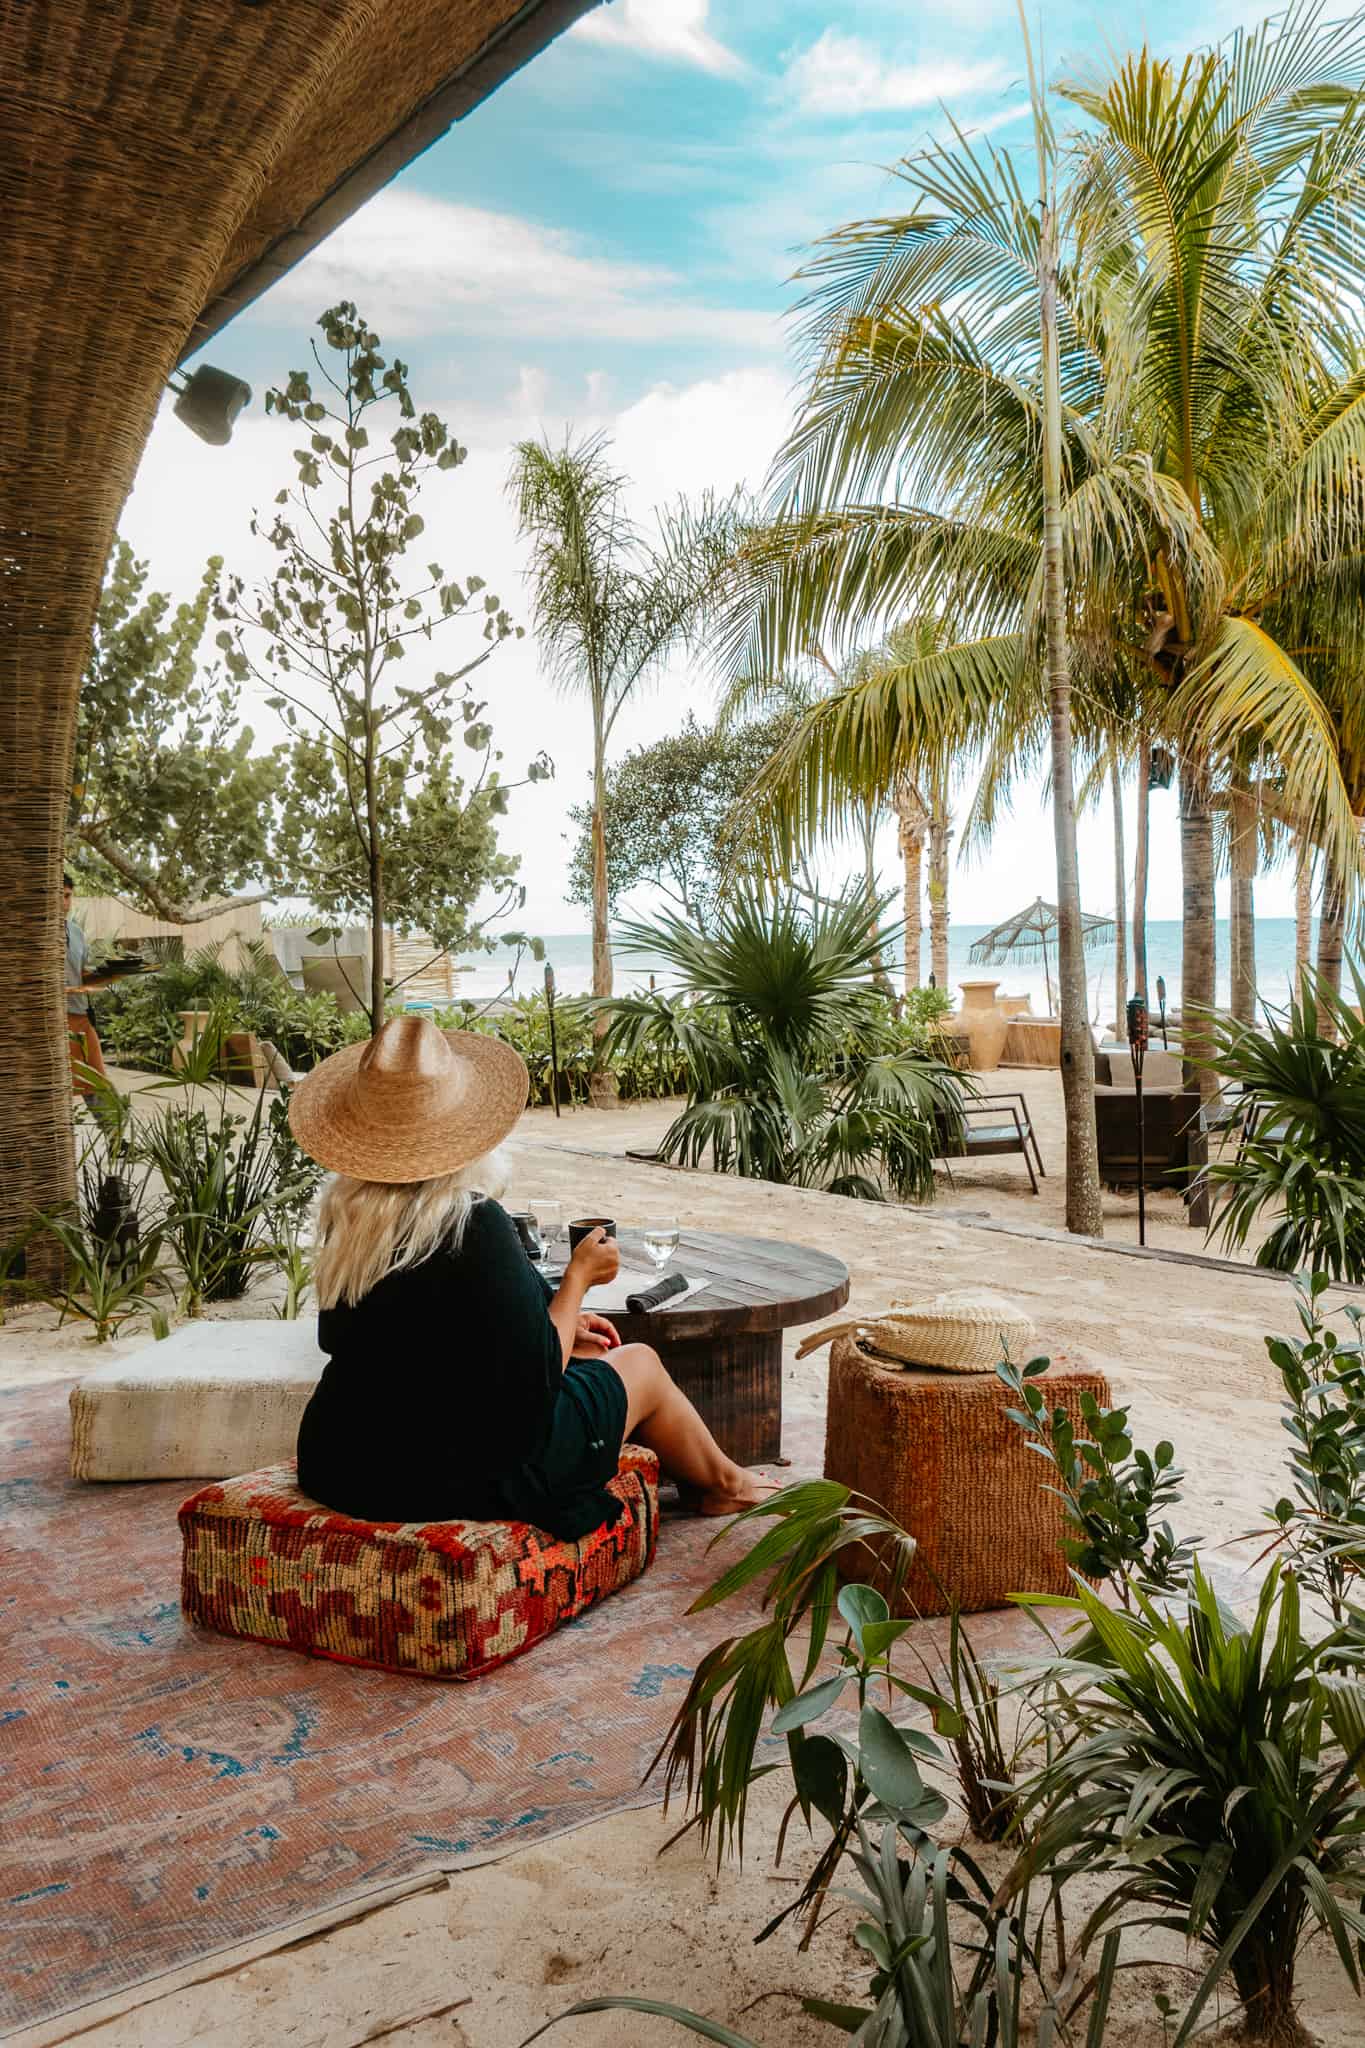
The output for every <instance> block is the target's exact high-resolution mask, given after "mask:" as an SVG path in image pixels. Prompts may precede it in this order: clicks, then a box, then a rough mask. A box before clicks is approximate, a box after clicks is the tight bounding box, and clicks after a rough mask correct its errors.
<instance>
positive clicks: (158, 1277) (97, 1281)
mask: <svg viewBox="0 0 1365 2048" xmlns="http://www.w3.org/2000/svg"><path fill="white" fill-rule="evenodd" d="M41 1227H42V1229H44V1230H45V1231H47V1232H48V1233H49V1234H50V1235H51V1236H52V1237H54V1238H55V1239H56V1241H57V1243H58V1244H59V1245H60V1246H61V1250H62V1267H63V1273H64V1279H63V1283H62V1285H61V1286H59V1287H57V1288H54V1289H53V1290H52V1291H51V1293H50V1294H49V1296H48V1299H49V1300H51V1301H52V1302H54V1303H55V1304H56V1306H57V1307H58V1308H59V1309H60V1311H61V1315H60V1319H59V1320H60V1321H61V1322H63V1323H64V1322H66V1320H67V1318H68V1317H75V1318H76V1320H77V1321H79V1322H85V1323H89V1325H90V1334H91V1337H92V1339H93V1341H94V1342H95V1343H96V1344H107V1343H108V1342H109V1339H110V1338H111V1337H116V1336H117V1335H118V1333H119V1331H120V1330H121V1329H122V1328H123V1326H124V1324H125V1323H130V1322H132V1321H133V1320H134V1319H135V1318H136V1317H138V1316H142V1315H145V1316H149V1317H150V1318H151V1321H152V1328H153V1330H154V1332H155V1334H156V1335H157V1336H158V1337H164V1336H165V1335H166V1327H167V1326H166V1318H165V1313H164V1311H163V1310H162V1308H161V1307H160V1306H159V1305H158V1304H157V1303H156V1302H155V1301H154V1300H153V1299H152V1296H153V1294H154V1293H155V1292H156V1291H157V1290H162V1291H164V1292H166V1293H169V1292H170V1284H169V1282H168V1281H167V1279H166V1276H165V1274H164V1273H163V1272H162V1270H161V1266H160V1259H161V1251H162V1236H161V1232H160V1231H159V1230H151V1231H144V1232H143V1234H142V1236H141V1237H140V1239H139V1241H138V1243H137V1244H136V1245H135V1246H133V1247H132V1248H131V1249H130V1248H129V1247H128V1246H126V1245H125V1244H123V1243H122V1242H121V1241H120V1239H119V1238H117V1237H99V1236H96V1235H95V1234H94V1233H92V1232H90V1231H88V1230H87V1228H86V1226H85V1224H84V1223H83V1222H81V1221H80V1220H79V1219H78V1218H77V1217H74V1216H45V1217H44V1218H43V1219H42V1225H41Z"/></svg>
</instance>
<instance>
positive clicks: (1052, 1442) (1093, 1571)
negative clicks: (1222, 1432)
mask: <svg viewBox="0 0 1365 2048" xmlns="http://www.w3.org/2000/svg"><path fill="white" fill-rule="evenodd" d="M1051 1364H1052V1361H1051V1359H1050V1358H1034V1359H1030V1361H1029V1363H1028V1364H1027V1365H1024V1366H1018V1365H1015V1364H1013V1363H1012V1361H1010V1360H1009V1359H1006V1360H1004V1361H1003V1362H1002V1363H1001V1364H999V1365H998V1366H997V1367H996V1372H997V1374H998V1375H999V1377H1000V1379H1001V1381H1002V1382H1003V1383H1004V1385H1005V1387H1006V1388H1007V1389H1008V1390H1009V1392H1010V1393H1011V1394H1013V1396H1014V1398H1015V1400H1016V1401H1017V1402H1018V1404H1019V1405H1018V1407H1015V1408H1007V1409H1006V1411H1005V1413H1006V1414H1007V1415H1008V1416H1009V1418H1010V1420H1011V1421H1012V1422H1014V1423H1017V1425H1018V1426H1019V1428H1020V1429H1022V1430H1023V1431H1024V1433H1025V1436H1026V1437H1027V1439H1028V1447H1029V1449H1030V1450H1031V1451H1037V1452H1038V1453H1039V1454H1040V1455H1041V1456H1042V1457H1043V1458H1044V1459H1045V1460H1046V1462H1047V1463H1048V1464H1049V1465H1050V1466H1051V1467H1052V1472H1053V1479H1054V1485H1053V1491H1054V1492H1055V1493H1056V1495H1057V1497H1058V1499H1059V1500H1060V1501H1061V1503H1062V1507H1063V1509H1064V1511H1065V1514H1066V1519H1067V1522H1068V1523H1069V1524H1070V1529H1071V1533H1070V1534H1069V1535H1066V1536H1063V1538H1062V1543H1061V1547H1062V1554H1063V1556H1064V1557H1065V1558H1066V1560H1067V1562H1068V1564H1070V1565H1071V1566H1072V1567H1073V1568H1074V1570H1076V1571H1078V1572H1080V1573H1082V1574H1083V1575H1084V1576H1085V1577H1086V1578H1087V1579H1099V1580H1103V1581H1105V1582H1106V1583H1107V1584H1109V1585H1110V1586H1112V1587H1113V1589H1114V1590H1115V1592H1116V1593H1117V1594H1118V1597H1119V1599H1120V1600H1121V1601H1122V1602H1123V1604H1124V1605H1125V1606H1127V1605H1128V1604H1129V1603H1130V1601H1131V1599H1132V1596H1133V1593H1134V1589H1135V1588H1137V1587H1141V1588H1143V1589H1145V1590H1146V1591H1148V1592H1152V1593H1173V1592H1176V1591H1177V1590H1178V1589H1179V1588H1180V1587H1182V1586H1183V1585H1184V1584H1185V1581H1186V1579H1187V1578H1188V1576H1189V1570H1190V1564H1191V1561H1192V1558H1193V1552H1194V1545H1193V1544H1192V1543H1191V1542H1189V1541H1188V1540H1186V1539H1185V1538H1183V1537H1177V1536H1176V1535H1175V1534H1174V1532H1173V1531H1172V1529H1171V1525H1170V1523H1169V1522H1160V1523H1158V1522H1157V1521H1156V1519H1155V1518H1156V1516H1157V1515H1158V1514H1160V1513H1161V1512H1162V1511H1163V1510H1164V1509H1166V1508H1172V1507H1175V1506H1176V1505H1177V1504H1178V1502H1179V1501H1180V1498H1181V1493H1180V1488H1181V1483H1182V1481H1183V1480H1184V1477H1185V1475H1184V1473H1183V1471H1182V1470H1181V1469H1180V1467H1179V1466H1178V1465H1177V1464H1176V1463H1175V1449H1174V1446H1173V1445H1172V1444H1170V1443H1167V1442H1165V1441H1164V1440H1163V1441H1162V1442H1161V1443H1159V1444H1158V1445H1157V1446H1156V1448H1155V1449H1154V1450H1152V1451H1145V1450H1140V1449H1137V1448H1135V1447H1134V1444H1133V1436H1132V1430H1131V1427H1130V1425H1129V1421H1128V1410H1127V1409H1126V1408H1101V1406H1100V1404H1099V1402H1098V1401H1097V1400H1096V1399H1095V1396H1094V1395H1093V1394H1092V1393H1089V1392H1088V1391H1087V1392H1085V1393H1083V1394H1082V1395H1081V1399H1080V1408H1081V1420H1082V1423H1083V1425H1084V1427H1083V1429H1082V1430H1080V1431H1078V1430H1077V1428H1076V1425H1075V1423H1074V1422H1073V1421H1072V1419H1071V1417H1070V1415H1069V1414H1068V1413H1067V1411H1066V1409H1065V1408H1060V1407H1058V1408H1051V1409H1050V1408H1049V1407H1048V1404H1047V1398H1046V1390H1045V1388H1044V1387H1043V1386H1042V1385H1040V1384H1039V1381H1040V1377H1041V1375H1042V1374H1043V1373H1045V1372H1047V1370H1048V1369H1049V1367H1050V1366H1051Z"/></svg>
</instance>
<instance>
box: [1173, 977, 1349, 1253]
mask: <svg viewBox="0 0 1365 2048" xmlns="http://www.w3.org/2000/svg"><path fill="white" fill-rule="evenodd" d="M1351 977H1352V980H1353V982H1354V984H1355V994H1356V1002H1357V1004H1365V977H1362V975H1361V973H1360V971H1359V969H1358V968H1357V967H1356V965H1355V963H1354V962H1352V963H1351ZM1210 1032H1211V1037H1212V1045H1211V1047H1210V1049H1209V1052H1208V1055H1207V1057H1208V1061H1209V1065H1210V1067H1211V1068H1212V1069H1215V1070H1216V1071H1217V1073H1218V1074H1219V1075H1220V1076H1221V1078H1222V1080H1223V1081H1224V1083H1226V1084H1230V1085H1231V1086H1233V1087H1238V1088H1240V1089H1241V1091H1242V1097H1241V1099H1242V1108H1243V1115H1244V1118H1245V1124H1244V1130H1243V1135H1242V1138H1241V1141H1240V1143H1239V1144H1238V1146H1237V1149H1236V1151H1235V1153H1233V1154H1232V1155H1231V1156H1230V1157H1228V1156H1225V1157H1223V1158H1221V1159H1217V1160H1215V1161H1213V1162H1212V1163H1211V1164H1210V1165H1209V1166H1208V1168H1207V1169H1206V1171H1207V1173H1208V1176H1209V1179H1210V1181H1211V1182H1212V1183H1213V1185H1214V1188H1215V1190H1217V1189H1219V1188H1221V1189H1223V1190H1225V1191H1226V1195H1227V1199H1226V1201H1225V1203H1224V1204H1223V1206H1222V1207H1221V1208H1220V1209H1219V1210H1217V1211H1216V1212H1215V1215H1214V1218H1213V1222H1212V1226H1211V1232H1212V1234H1214V1235H1216V1236H1219V1237H1221V1238H1222V1240H1223V1242H1224V1243H1225V1244H1229V1245H1234V1246H1237V1247H1240V1246H1242V1245H1244V1244H1245V1243H1246V1242H1247V1240H1248V1238H1249V1237H1250V1235H1251V1233H1252V1230H1253V1228H1254V1227H1256V1226H1258V1225H1259V1224H1260V1223H1261V1222H1262V1221H1263V1220H1264V1219H1265V1217H1266V1216H1267V1214H1268V1215H1269V1216H1270V1217H1272V1218H1273V1219H1274V1220H1273V1221H1272V1223H1271V1227H1270V1229H1269V1231H1268V1232H1267V1234H1266V1237H1265V1239H1264V1241H1263V1242H1262V1243H1261V1244H1260V1245H1259V1246H1258V1248H1257V1251H1256V1263H1257V1265H1258V1266H1270V1267H1273V1268H1274V1269H1275V1270H1276V1271H1278V1272H1282V1273H1297V1272H1303V1271H1306V1270H1308V1269H1310V1268H1311V1269H1312V1270H1313V1271H1315V1272H1321V1273H1328V1274H1331V1275H1332V1277H1333V1278H1334V1279H1339V1280H1352V1281H1360V1280H1365V1025H1363V1024H1362V1023H1361V1021H1360V1018H1359V1016H1358V1015H1357V1014H1356V1013H1355V1011H1354V1010H1352V1009H1351V1008H1350V1006H1349V1005H1348V1004H1347V1003H1346V1001H1345V1000H1344V999H1343V997H1342V996H1341V995H1340V994H1339V992H1338V991H1337V990H1336V989H1334V988H1333V987H1332V986H1331V984H1330V983H1329V982H1327V981H1326V980H1324V978H1323V977H1322V976H1321V975H1319V974H1316V973H1314V972H1313V971H1312V970H1311V969H1305V970H1304V975H1303V979H1302V983H1301V985H1300V987H1299V988H1298V989H1297V990H1296V991H1295V992H1294V994H1293V995H1292V996H1291V998H1290V1001H1289V1004H1288V1006H1287V1008H1286V1009H1284V1010H1281V1011H1274V1010H1271V1009H1269V1008H1267V1009H1266V1010H1265V1022H1264V1024H1263V1026H1262V1027H1261V1028H1260V1029H1259V1030H1255V1029H1251V1028H1249V1027H1248V1026H1246V1025H1244V1024H1239V1023H1237V1022H1236V1020H1235V1019H1231V1018H1214V1019H1213V1020H1212V1021H1211V1024H1210Z"/></svg>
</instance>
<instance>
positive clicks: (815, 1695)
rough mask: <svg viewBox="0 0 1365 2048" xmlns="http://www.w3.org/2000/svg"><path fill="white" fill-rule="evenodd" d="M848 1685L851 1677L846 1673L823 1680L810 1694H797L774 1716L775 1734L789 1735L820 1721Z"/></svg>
mask: <svg viewBox="0 0 1365 2048" xmlns="http://www.w3.org/2000/svg"><path fill="white" fill-rule="evenodd" d="M848 1683H849V1675H848V1673H846V1672H845V1673H842V1674H839V1675H837V1676H836V1677H834V1678H826V1679H823V1680H822V1681H821V1683H820V1684H819V1685H813V1686H812V1687H811V1689H810V1691H809V1692H799V1693H797V1695H796V1697H795V1698H794V1699H790V1700H788V1701H787V1704H786V1706H785V1707H780V1708H779V1709H778V1711H777V1713H775V1714H774V1715H773V1734H774V1735H787V1734H789V1733H790V1732H791V1730H792V1729H793V1728H804V1727H805V1726H806V1724H807V1722H808V1721H818V1720H819V1718H820V1716H821V1714H825V1713H828V1712H829V1709H830V1708H831V1707H832V1706H833V1705H834V1703H835V1701H836V1700H837V1699H838V1697H839V1695H840V1693H842V1692H843V1690H844V1688H845V1686H846V1685H847V1684H848Z"/></svg>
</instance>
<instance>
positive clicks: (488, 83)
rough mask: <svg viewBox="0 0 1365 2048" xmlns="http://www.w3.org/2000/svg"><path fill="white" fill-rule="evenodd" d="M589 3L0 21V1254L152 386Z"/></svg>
mask: <svg viewBox="0 0 1365 2048" xmlns="http://www.w3.org/2000/svg"><path fill="white" fill-rule="evenodd" d="M592 4H594V0H0V211H2V212H3V220H4V232H3V234H0V385H3V390H4V405H3V407H0V767H2V772H0V897H3V900H4V904H5V943H4V945H3V946H0V1016H3V1017H4V1019H5V1024H6V1030H7V1033H8V1041H7V1043H8V1050H9V1054H10V1057H9V1060H8V1061H7V1063H6V1086H5V1088H4V1089H3V1090H0V1246H3V1245H4V1244H5V1243H6V1242H7V1241H8V1240H9V1239H11V1238H13V1237H15V1236H17V1234H18V1233H19V1231H20V1230H22V1229H24V1228H26V1227H28V1225H29V1224H30V1223H31V1222H32V1219H33V1216H34V1214H35V1212H42V1211H46V1210H50V1209H53V1208H55V1207H56V1206H58V1205H59V1204H61V1203H63V1202H65V1201H67V1200H68V1199H69V1198H70V1196H71V1193H72V1188H73V1170H72V1135H71V1108H70V1103H71V1095H70V1088H71V1083H70V1075H69V1070H68V1065H67V1038H66V1031H65V1009H64V1002H63V997H62V948H61V944H60V934H61V927H60V911H59V897H58V890H59V883H60V877H61V869H62V854H63V841H64V836H65V826H66V813H67V804H68V798H69V793H70V787H71V770H72V753H73V742H74V734H75V719H76V701H77V696H78V693H79V687H80V678H81V673H82V670H83V668H84V665H85V659H86V654H87V651H88V648H89V638H90V624H91V620H92V618H93V616H94V610H95V602H96V598H97V595H98V592H99V585H100V577H101V575H102V573H103V569H104V564H105V561H106V559H107V557H108V553H109V548H110V545H111V543H112V540H113V537H114V529H115V525H116V522H117V520H118V515H119V512H120V510H121V509H122V505H123V500H124V498H125V496H126V494H127V491H128V488H129V485H130V484H131V483H132V480H133V475H134V472H135V470H136V468H137V463H138V460H139V457H140V456H141V453H142V449H143V447H144V445H145V443H146V439H147V435H148V432H149V431H150V428H151V424H152V421H153V419H154V418H155V416H156V410H157V406H158V404H159V402H160V399H161V396H162V393H163V392H164V390H165V388H166V380H167V378H168V377H169V375H170V374H171V372H172V370H173V369H174V368H175V366H176V364H177V362H179V361H181V360H183V358H184V357H185V355H186V354H188V353H190V352H191V351H193V350H194V349H195V348H198V347H201V346H202V345H203V343H204V342H205V341H206V340H207V339H208V337H209V336H210V335H212V334H214V333H216V331H217V330H218V328H220V327H221V326H222V325H223V323H224V322H225V321H226V320H228V319H230V318H231V317H232V315H233V313H235V312H237V311H238V310H240V308H241V307H242V306H245V305H247V304H249V303H250V301H251V300H252V299H254V298H256V297H257V296H258V294H259V293H261V292H262V291H264V290H265V289H266V287H267V286H268V285H269V284H270V283H271V282H272V280H273V279H274V278H276V277H278V276H280V275H281V274H282V273H283V272H284V271H286V270H287V269H289V267H290V266H291V265H292V264H294V263H297V262H298V260H299V258H300V257H301V256H303V255H305V254H306V253H307V252H308V250H310V249H311V248H312V247H313V246H314V245H315V244H316V243H317V242H318V241H320V240H321V238H322V237H323V235H325V234H326V233H327V232H328V231H329V230H330V229H331V228H333V227H335V226H336V225H337V224H338V223H339V222H340V221H342V220H344V219H345V218H346V217H347V215H348V214H350V213H352V212H353V211H354V210H355V208H356V207H357V206H359V205H360V204H361V202H362V201H363V200H364V199H366V198H368V197H369V195H370V194H371V193H372V192H374V191H376V190H377V189H378V187H379V186H380V185H382V184H384V183H385V182H386V180H387V179H389V178H391V177H392V176H393V175H394V173H395V172H397V171H399V170H401V169H402V167H403V166H404V164H406V163H408V162H410V161H411V159H412V158H413V157H414V156H416V155H418V154H419V153H420V151H422V150H423V149H425V148H426V147H427V146H428V144H430V143H431V142H433V141H435V139H436V138H437V136H438V135H440V134H442V133H443V132H444V131H445V130H446V129H447V128H448V127H449V126H450V124H451V122H452V121H455V120H457V119H458V118H459V117H460V115H461V114H463V113H466V112H467V111H468V110H469V109H470V108H471V107H472V106H474V105H475V104H476V103H477V102H478V101H479V100H480V99H482V98H484V97H486V95H487V94H488V93H489V92H491V91H492V90H493V88H494V87H495V86H496V85H497V84H498V83H499V82H500V81H501V80H502V79H503V78H505V77H506V76H507V75H508V73H509V72H511V71H514V70H515V69H516V68H517V67H518V66H519V65H521V64H524V63H525V62H526V61H527V60H528V59H529V58H530V57H532V56H534V55H535V53H536V52H537V50H539V49H540V48H542V47H543V45H544V44H545V43H546V42H548V41H549V40H550V39H551V37H553V36H554V35H556V34H557V33H558V32H559V31H560V30H561V29H563V28H565V27H567V26H568V24H569V23H570V22H572V21H573V20H574V19H575V18H576V17H577V16H578V15H580V14H583V13H586V12H587V10H588V7H589V6H590V5H592ZM44 1258H45V1260H46V1261H47V1263H48V1264H49V1266H50V1265H51V1262H52V1253H51V1248H50V1246H49V1248H48V1251H47V1252H46V1253H45V1254H44Z"/></svg>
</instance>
